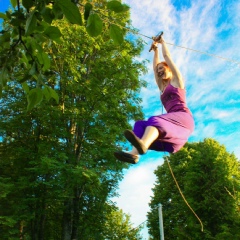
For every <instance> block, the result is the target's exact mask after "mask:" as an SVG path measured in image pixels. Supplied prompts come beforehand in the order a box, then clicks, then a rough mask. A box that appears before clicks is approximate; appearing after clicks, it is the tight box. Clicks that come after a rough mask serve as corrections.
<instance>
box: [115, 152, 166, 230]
mask: <svg viewBox="0 0 240 240" xmlns="http://www.w3.org/2000/svg"><path fill="white" fill-rule="evenodd" d="M162 163H163V160H162V158H156V159H154V158H147V157H145V156H144V157H141V159H140V161H139V163H138V164H137V165H133V166H131V167H130V169H128V170H127V171H126V173H125V175H124V179H123V180H122V182H121V183H120V186H119V188H120V196H119V197H118V198H114V199H113V201H115V202H116V203H117V205H118V206H119V207H120V208H121V209H123V210H124V212H125V213H128V214H130V215H131V216H132V217H131V220H132V222H133V223H135V225H136V226H137V225H138V224H140V223H142V222H143V221H145V220H146V213H147V211H148V210H149V207H148V203H149V202H150V196H151V195H152V190H151V189H152V188H153V186H154V182H155V180H156V176H155V174H154V170H155V169H156V168H157V166H159V165H161V164H162Z"/></svg>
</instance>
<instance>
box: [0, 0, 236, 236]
mask: <svg viewBox="0 0 240 240" xmlns="http://www.w3.org/2000/svg"><path fill="white" fill-rule="evenodd" d="M123 2H125V3H127V4H128V5H129V6H130V7H131V20H132V25H133V26H134V27H136V28H137V29H139V31H140V33H142V34H144V35H147V36H149V37H152V36H155V35H156V34H157V33H158V32H159V31H164V38H165V41H166V42H168V43H172V44H175V45H181V46H184V47H187V48H191V49H195V50H198V51H203V52H208V53H211V54H216V55H218V56H221V57H224V58H228V59H233V60H235V61H238V62H240V50H239V49H240V41H239V39H240V15H239V12H240V2H239V1H238V0H229V1H226V0H194V1H193V0H181V1H180V0H172V1H171V0H141V1H139V0H124V1H123ZM8 6H9V1H8V0H0V11H4V10H5V9H6V8H7V7H8ZM144 41H146V45H145V49H144V51H143V53H142V54H141V56H140V57H139V60H142V59H149V60H150V63H149V65H148V69H149V72H148V74H146V75H145V76H142V78H143V79H145V80H146V81H147V82H148V87H147V88H143V89H142V91H141V98H142V100H143V101H142V107H143V111H144V113H145V118H148V117H150V116H152V115H157V114H161V112H162V107H161V104H160V101H159V90H158V88H157V87H156V85H155V80H154V77H153V72H152V61H151V60H152V56H153V53H152V52H150V53H149V51H148V50H149V47H150V45H151V40H150V39H147V38H145V39H144ZM169 50H170V52H171V54H172V58H173V59H174V60H175V63H176V65H177V66H178V67H179V69H180V70H181V72H182V75H183V76H184V79H185V84H186V90H187V102H188V105H189V108H190V109H191V111H192V112H193V116H194V119H195V124H196V126H195V130H194V132H193V134H192V136H191V137H190V138H189V141H190V142H193V141H194V142H198V141H201V140H203V139H204V138H208V137H210V138H214V139H216V140H217V141H219V142H220V143H221V144H224V145H225V146H226V148H227V150H228V151H229V152H234V153H235V155H236V156H237V157H238V159H240V148H239V139H240V138H239V134H240V111H239V110H240V107H239V106H240V80H239V73H240V64H236V63H231V62H227V61H224V60H221V59H218V58H214V57H210V56H207V55H203V54H199V53H196V52H193V51H190V50H185V49H181V48H177V47H176V46H171V45H169ZM162 157H163V153H158V152H148V153H147V154H146V155H144V156H143V157H142V158H141V159H140V162H139V163H138V164H137V165H134V166H131V167H130V168H129V169H128V170H126V171H125V176H124V179H123V181H122V182H121V183H120V186H119V194H120V196H119V197H118V198H115V199H113V200H114V201H115V202H116V203H117V205H118V206H119V207H120V208H122V209H123V211H124V212H126V213H129V214H130V215H131V216H132V218H131V219H132V223H133V227H136V226H137V225H138V224H140V223H142V222H143V221H145V220H146V213H147V211H148V210H149V207H148V203H149V201H150V197H151V195H152V191H151V188H153V186H154V182H155V175H154V173H153V171H154V170H155V169H156V168H157V166H158V165H161V164H162V161H163V160H162ZM163 211H164V209H163ZM144 237H145V239H147V234H146V231H145V232H144Z"/></svg>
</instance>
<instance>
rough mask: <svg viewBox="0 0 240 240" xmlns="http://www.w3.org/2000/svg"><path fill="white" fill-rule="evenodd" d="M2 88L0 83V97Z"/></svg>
mask: <svg viewBox="0 0 240 240" xmlns="http://www.w3.org/2000/svg"><path fill="white" fill-rule="evenodd" d="M2 90H3V88H2V85H1V84H0V98H1V97H2Z"/></svg>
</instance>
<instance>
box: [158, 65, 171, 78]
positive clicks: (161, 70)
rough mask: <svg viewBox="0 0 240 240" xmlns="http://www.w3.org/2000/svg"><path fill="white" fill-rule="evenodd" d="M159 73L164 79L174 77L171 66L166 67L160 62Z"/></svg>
mask: <svg viewBox="0 0 240 240" xmlns="http://www.w3.org/2000/svg"><path fill="white" fill-rule="evenodd" d="M157 75H158V77H159V78H161V79H163V80H167V79H171V78H172V72H171V70H170V69H169V67H166V66H165V65H164V64H162V63H159V64H158V65H157Z"/></svg>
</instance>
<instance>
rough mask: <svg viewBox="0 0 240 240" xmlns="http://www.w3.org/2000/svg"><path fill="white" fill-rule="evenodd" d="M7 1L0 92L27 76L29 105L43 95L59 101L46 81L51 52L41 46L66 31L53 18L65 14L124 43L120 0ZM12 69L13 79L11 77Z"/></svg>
mask: <svg viewBox="0 0 240 240" xmlns="http://www.w3.org/2000/svg"><path fill="white" fill-rule="evenodd" d="M11 4H12V9H10V10H7V11H6V12H5V13H0V18H2V19H3V29H2V31H1V35H0V62H1V65H0V97H1V95H2V91H8V83H12V82H16V81H17V82H18V83H21V84H23V87H24V88H25V85H26V82H27V81H31V82H34V83H35V88H34V89H31V90H30V91H29V92H28V96H27V100H28V110H30V109H31V108H33V107H34V106H36V105H37V104H39V103H40V102H41V101H42V99H43V98H44V97H45V98H46V99H50V98H53V99H55V100H56V102H58V95H57V94H56V92H55V90H54V89H52V88H48V82H47V81H46V78H49V77H51V76H52V75H53V69H52V68H53V65H54V64H53V60H54V58H53V57H52V56H53V54H50V53H49V52H47V51H46V49H48V46H49V45H51V44H53V43H58V44H64V41H62V40H63V37H64V36H63V35H64V34H65V33H64V32H62V31H61V29H60V28H59V27H58V25H57V24H56V22H58V21H59V20H62V19H66V20H67V21H68V22H69V23H70V24H71V25H75V26H82V27H83V28H84V29H85V30H86V32H87V33H88V35H89V36H90V37H97V36H100V35H101V34H102V35H105V36H106V35H108V37H109V40H110V39H112V40H113V42H114V43H115V44H118V45H120V44H123V41H124V37H125V34H126V29H125V27H126V23H127V21H121V20H120V19H121V18H125V19H128V18H129V7H128V6H127V5H126V4H122V3H121V2H120V1H114V0H113V1H106V0H101V1H85V0H83V1H80V0H79V1H71V0H22V1H21V0H11ZM79 37H80V36H79ZM81 37H85V36H81ZM79 47H82V46H81V45H79ZM89 50H90V49H89ZM18 63H21V72H20V71H19V64H18ZM14 71H15V72H18V76H17V78H16V74H15V78H13V76H12V73H13V72H14ZM43 89H45V90H43Z"/></svg>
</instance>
